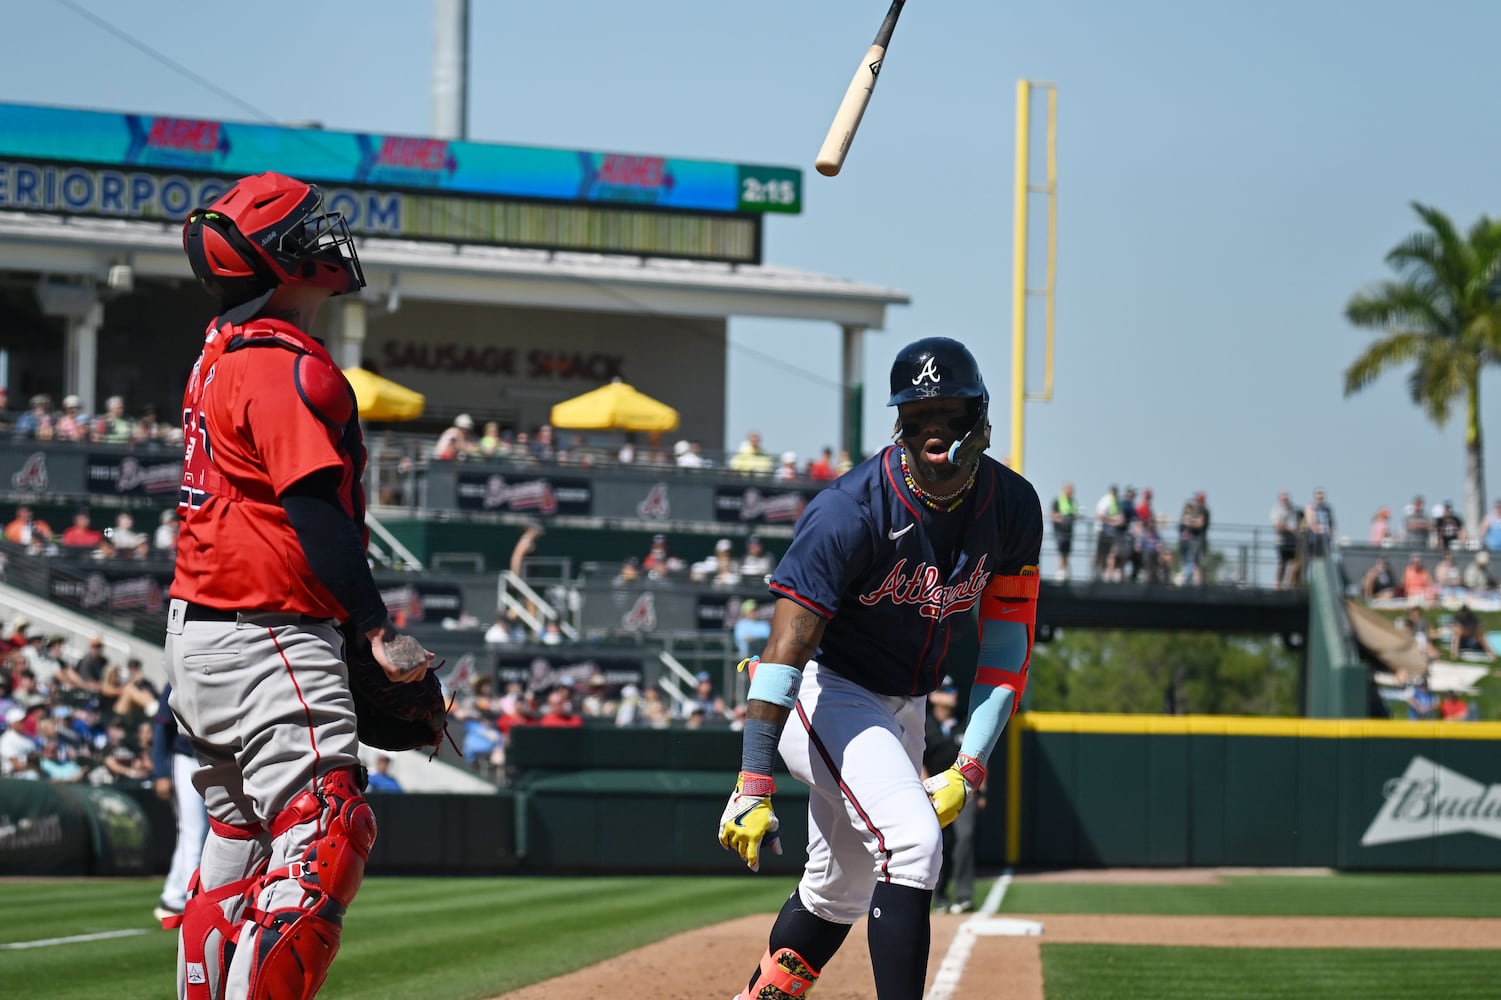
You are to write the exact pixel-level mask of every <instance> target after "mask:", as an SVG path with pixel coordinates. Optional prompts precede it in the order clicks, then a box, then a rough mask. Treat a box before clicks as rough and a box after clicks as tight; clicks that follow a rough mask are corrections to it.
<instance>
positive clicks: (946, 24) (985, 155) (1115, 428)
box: [0, 0, 1501, 535]
mask: <svg viewBox="0 0 1501 1000" xmlns="http://www.w3.org/2000/svg"><path fill="white" fill-rule="evenodd" d="M75 2H77V3H78V4H81V5H82V6H85V7H87V8H88V9H90V10H93V11H96V12H98V13H99V14H101V15H103V16H106V17H108V18H110V19H111V20H113V21H114V22H115V23H116V24H118V25H119V26H120V27H121V28H124V29H125V30H127V31H129V32H131V33H132V34H134V35H136V36H137V37H139V38H141V39H143V40H144V41H146V42H148V43H149V44H150V45H151V46H152V47H154V48H156V49H158V50H160V51H161V52H164V53H166V54H168V55H169V56H170V57H171V58H172V59H174V60H176V61H178V62H179V63H181V64H183V65H184V66H186V67H188V68H189V69H191V70H193V71H194V72H196V73H199V74H202V75H203V76H206V77H209V78H212V79H213V80H214V81H215V82H216V83H217V84H218V85H219V86H221V87H223V88H224V89H225V90H228V91H229V92H231V93H233V94H235V95H237V96H238V97H239V98H240V99H241V100H243V101H245V102H248V103H249V104H251V105H253V106H254V107H256V108H258V109H261V110H262V111H264V112H265V113H266V114H267V115H268V116H270V117H271V118H272V119H275V120H279V121H297V120H309V119H311V120H317V121H320V122H322V123H324V124H325V125H326V126H328V127H330V128H339V129H351V130H370V131H382V132H398V133H399V132H406V133H413V134H422V133H424V132H426V131H427V130H428V129H429V127H430V125H431V116H430V104H431V102H430V73H431V54H432V53H431V50H432V28H431V17H432V4H431V3H429V2H426V0H402V2H398V0H366V2H363V3H358V4H356V3H352V2H349V3H335V2H308V0H302V2H295V3H294V2H288V0H259V2H257V3H254V4H244V3H232V4H231V3H225V2H220V0H199V2H193V3H189V2H187V0H178V2H170V0H135V2H132V3H131V4H129V5H118V4H106V3H104V2H103V0H75ZM473 8H474V10H473V27H472V32H471V56H470V81H471V82H470V115H469V137H470V138H471V139H474V140H476V141H493V142H510V143H520V144H534V145H546V146H562V147H568V148H584V149H599V150H611V151H622V152H639V153H646V154H658V155H669V156H683V157H689V158H701V159H722V160H730V161H738V162H752V163H770V164H783V165H787V166H796V167H801V168H802V169H803V170H804V172H805V174H804V183H805V195H804V206H805V207H804V213H803V214H802V215H801V216H797V217H790V218H773V219H771V220H770V221H769V223H768V231H767V239H766V249H767V259H768V260H769V261H770V262H773V263H776V264H782V265H788V266H793V267H799V268H806V269H808V270H813V271H820V272H824V273H829V274H836V275H842V276H845V277H850V278H856V279H859V280H862V281H868V282H873V283H878V284H884V285H890V286H894V287H897V288H900V289H903V290H904V291H906V292H908V293H909V294H910V295H911V296H912V299H913V304H912V305H911V306H909V307H897V308H894V309H892V310H891V311H890V313H889V324H888V329H887V330H886V331H885V332H882V333H878V334H875V335H873V336H872V337H871V338H870V341H869V345H868V355H869V366H868V372H867V383H868V389H867V401H866V417H865V423H864V429H865V440H866V445H867V447H873V446H874V445H876V444H877V443H879V442H880V441H881V440H882V439H883V438H884V435H885V434H886V433H887V432H888V431H889V428H890V425H891V419H890V413H889V411H887V410H885V409H884V408H883V407H882V406H881V405H880V404H881V403H883V402H884V395H885V392H884V386H885V382H886V372H887V368H888V365H889V362H890V359H891V357H892V356H893V355H894V354H895V353H896V351H897V350H898V349H899V348H900V347H901V346H902V345H903V344H905V343H906V342H908V341H910V340H913V339H916V338H917V337H921V336H927V335H930V334H943V335H947V336H953V337H957V338H959V339H961V340H963V341H965V342H966V343H968V344H969V345H970V346H971V348H972V349H973V350H974V352H975V354H976V355H977V356H978V358H979V359H980V362H981V366H982V369H983V370H984V372H985V374H986V378H987V382H988V383H989V384H990V386H991V389H992V394H993V396H994V397H995V401H994V403H993V406H992V415H993V419H994V422H995V435H994V439H995V442H996V444H995V445H994V446H993V448H992V454H993V455H995V456H996V457H998V458H999V457H1004V455H1005V452H1006V448H1007V442H1008V441H1009V437H1010V412H1011V407H1010V403H1009V387H1010V381H1011V380H1010V357H1011V334H1010V296H1011V292H1010V286H1011V220H1012V209H1011V189H1012V160H1013V130H1014V103H1015V99H1014V94H1015V86H1016V81H1017V80H1018V79H1020V78H1028V79H1034V80H1049V81H1053V82H1056V84H1057V85H1058V88H1059V125H1058V135H1059V138H1058V148H1059V238H1058V293H1057V357H1056V384H1055V392H1054V397H1053V400H1052V402H1051V403H1048V404H1040V403H1032V404H1028V406H1027V410H1026V420H1025V431H1026V451H1025V468H1024V472H1025V473H1026V475H1027V476H1028V478H1030V479H1032V480H1033V482H1034V483H1036V485H1037V487H1038V490H1039V492H1040V493H1041V494H1042V495H1043V497H1044V499H1045V500H1046V499H1047V498H1048V497H1050V496H1051V495H1052V494H1053V493H1054V492H1055V491H1056V489H1057V487H1058V485H1059V484H1060V483H1061V482H1062V481H1063V480H1064V479H1072V480H1073V481H1074V482H1075V483H1077V485H1078V488H1079V493H1080V495H1081V498H1082V499H1083V500H1085V501H1086V502H1088V503H1091V504H1092V503H1093V501H1094V500H1095V499H1096V498H1097V497H1098V496H1099V495H1100V494H1101V493H1102V492H1103V491H1104V489H1105V488H1106V487H1107V486H1108V485H1109V484H1110V483H1111V482H1118V483H1121V484H1125V483H1127V482H1132V483H1135V484H1136V485H1138V486H1141V485H1150V486H1152V487H1154V489H1155V491H1156V493H1157V497H1158V506H1159V509H1165V510H1175V509H1176V507H1177V506H1178V505H1179V504H1180V503H1181V502H1182V500H1183V499H1184V498H1185V497H1186V496H1187V495H1188V494H1190V493H1192V492H1193V491H1194V490H1197V489H1203V490H1205V491H1207V492H1208V494H1209V501H1210V507H1211V509H1212V510H1213V511H1214V514H1215V517H1216V519H1217V520H1219V521H1221V522H1224V523H1241V524H1249V523H1258V524H1259V523H1264V520H1265V517H1266V513H1267V510H1268V509H1269V508H1270V506H1271V503H1272V501H1273V499H1274V498H1275V495H1276V493H1277V491H1278V490H1279V489H1284V488H1285V489H1288V490H1291V491H1292V493H1293V496H1294V499H1295V500H1297V501H1299V502H1306V501H1307V500H1308V499H1309V497H1310V496H1311V494H1312V492H1313V490H1314V488H1315V487H1319V486H1322V487H1324V488H1326V489H1327V490H1328V492H1329V497H1330V500H1331V502H1332V503H1333V505H1334V507H1335V510H1336V513H1337V516H1338V518H1339V520H1340V529H1341V532H1342V533H1348V534H1353V535H1363V534H1364V533H1365V530H1366V525H1367V523H1368V521H1369V518H1370V516H1371V514H1372V512H1373V511H1374V510H1375V509H1376V508H1377V507H1379V506H1382V505H1389V506H1399V505H1400V504H1401V503H1403V502H1404V501H1406V500H1407V499H1409V498H1410V496H1411V495H1412V494H1413V493H1414V492H1421V493H1423V494H1424V495H1425V496H1427V497H1428V498H1429V499H1430V500H1436V499H1442V498H1445V497H1452V498H1453V499H1454V500H1455V501H1456V503H1462V501H1463V497H1462V492H1463V469H1464V466H1463V449H1462V436H1461V433H1462V428H1461V427H1460V426H1459V425H1458V424H1451V425H1450V426H1449V427H1448V428H1446V429H1445V430H1443V431H1439V430H1436V429H1434V428H1433V427H1432V426H1431V425H1430V424H1429V423H1428V422H1427V421H1426V419H1425V418H1424V417H1423V416H1422V414H1421V413H1420V412H1419V411H1418V410H1417V409H1416V408H1415V407H1413V406H1412V405H1411V404H1410V403H1409V402H1408V400H1407V398H1406V395H1405V391H1404V387H1403V381H1402V378H1401V376H1400V375H1396V374H1394V375H1391V376H1388V377H1386V378H1384V379H1383V380H1382V381H1381V382H1379V383H1378V384H1377V385H1376V386H1374V387H1372V388H1370V389H1368V390H1366V391H1365V392H1364V393H1362V394H1361V395H1360V396H1358V397H1355V398H1353V399H1349V400H1346V399H1345V398H1344V397H1343V393H1342V388H1341V386H1342V373H1343V370H1344V368H1345V366H1346V365H1347V364H1348V363H1349V362H1350V361H1351V360H1352V359H1353V358H1354V357H1355V356H1356V354H1357V353H1358V352H1359V351H1360V350H1361V349H1362V347H1363V346H1364V344H1365V343H1367V342H1368V339H1369V335H1368V334H1366V333H1364V332H1363V331H1358V330H1355V329H1354V328H1352V327H1351V326H1350V325H1349V324H1348V323H1347V322H1346V321H1345V320H1344V318H1343V308H1344V304H1345V302H1346V301H1347V300H1348V299H1349V297H1350V295H1351V294H1352V293H1353V292H1355V291H1357V290H1358V289H1360V288H1361V287H1363V286H1364V285H1366V284H1368V283H1370V282H1373V281H1375V280H1379V279H1381V278H1384V277H1386V276H1387V273H1388V272H1387V271H1386V268H1385V265H1384V263H1383V257H1384V255H1385V253H1386V252H1387V251H1388V250H1389V249H1390V248H1391V247H1392V246H1393V245H1395V244H1396V243H1397V242H1398V241H1399V240H1401V239H1402V238H1403V237H1404V236H1406V235H1407V234H1409V233H1410V232H1412V231H1413V230H1414V229H1415V228H1416V225H1417V224H1416V219H1415V216H1414V215H1413V213H1412V211H1411V209H1410V208H1409V202H1411V201H1414V200H1418V201H1423V202H1425V203H1429V204H1432V205H1434V206H1436V207H1438V208H1440V209H1441V210H1443V211H1445V212H1447V213H1448V214H1449V215H1450V216H1451V217H1453V218H1454V219H1455V220H1456V222H1457V223H1459V224H1460V225H1461V226H1463V227H1468V226H1469V224H1470V223H1472V222H1473V221H1475V220H1476V219H1477V218H1479V217H1480V216H1481V215H1482V214H1495V213H1496V212H1497V204H1496V203H1497V194H1498V188H1501V184H1498V180H1501V128H1498V124H1501V122H1498V119H1501V112H1498V110H1497V109H1498V103H1497V101H1496V99H1495V94H1496V74H1495V57H1494V43H1495V39H1496V38H1498V37H1501V4H1495V3H1490V2H1484V0H1435V2H1433V3H1429V4H1425V5H1422V6H1421V7H1418V6H1415V5H1412V4H1410V3H1396V2H1388V0H1362V2H1360V3H1356V2H1354V0H1343V2H1332V0H1331V2H1325V3H1317V4H1310V3H1306V2H1304V3H1294V2H1289V0H1269V2H1263V3H1260V4H1255V5H1251V4H1233V5H1232V4H1227V3H1202V2H1199V3H1193V2H1188V0H1177V2H1169V0H1138V2H1135V3H1131V4H1121V3H1118V2H1114V0H1075V2H1070V0H1054V2H1052V3H1046V4H1017V3H995V2H987V0H911V3H910V4H909V7H908V9H907V10H906V12H905V13H904V14H903V17H902V21H901V24H900V26H899V27H898V29H897V33H896V37H895V40H894V42H893V45H892V47H891V50H890V52H889V53H888V58H887V62H886V65H885V68H884V70H883V73H882V76H881V83H880V86H879V88H878V89H877V91H876V95H875V99H874V102H873V104H872V106H871V108H870V111H869V112H868V114H867V115H866V118H865V121H864V123H863V125H862V126H861V129H860V133H859V135H858V138H857V139H856V141H855V144H854V147H853V150H852V152H851V154H850V158H849V161H848V164H847V165H846V168H845V170H844V172H843V173H842V174H841V175H840V176H839V177H838V178H833V179H829V178H824V177H821V176H819V175H817V174H816V173H815V172H814V171H813V169H812V160H813V157H814V155H815V153H816V152H817V149H818V145H819V143H820V141H821V140H822V138H823V134H824V131H825V129H826V128H827V127H828V123H829V119H830V117H831V116H832V113H833V110H834V107H835V105H836V104H837V103H838V100H839V97H840V96H841V95H842V94H843V92H844V88H845V86H846V85H847V83H848V82H849V77H850V74H851V72H852V70H853V68H854V65H855V63H856V61H857V60H858V58H859V56H860V55H861V53H862V52H863V50H864V48H865V46H866V45H867V44H869V41H870V38H871V36H872V35H873V34H874V31H875V28H876V25H877V24H878V22H879V21H880V18H881V16H882V14H883V13H884V9H885V3H884V2H882V0H863V2H859V3H856V2H853V0H818V2H816V3H809V2H807V0H762V2H761V3H758V4H753V5H741V4H735V5H731V4H724V3H705V2H703V0H655V2H652V3H647V4H617V3H603V2H598V0H551V2H549V3H545V4H538V3H531V4H522V3H507V2H501V0H473ZM9 20H10V24H9V26H8V28H7V30H5V31H3V32H0V100H5V101H26V102H39V103H50V104H62V105H70V106H79V107H96V108H105V109H115V110H131V111H141V112H148V113H153V112H154V113H177V114H183V115H195V116H201V117H219V118H228V119H235V120H254V117H255V116H253V115H251V114H250V113H248V112H247V111H246V110H245V108H244V107H241V106H237V105H236V104H235V103H234V102H231V101H228V100H226V99H225V98H223V97H221V96H219V95H216V94H214V93H212V92H210V91H208V90H205V89H203V88H201V87H199V86H197V85H196V84H194V83H192V82H191V81H190V80H188V79H186V78H184V77H183V76H182V75H180V74H179V73H177V72H174V71H173V70H172V69H171V68H169V67H168V66H166V65H163V64H162V63H161V62H159V61H156V60H153V59H151V58H149V57H147V56H146V55H144V54H142V53H141V52H139V51H137V50H136V49H134V48H131V47H130V46H128V45H126V44H125V43H123V42H121V41H120V40H118V39H116V38H113V37H111V36H110V35H109V34H107V33H106V32H104V31H102V30H101V29H100V28H99V27H97V26H96V25H94V24H91V23H90V22H89V21H88V20H86V19H84V18H82V17H80V16H79V15H78V14H77V13H76V12H75V11H73V10H71V9H70V8H69V6H68V5H66V4H64V3H61V2H58V0H38V2H37V3H34V4H30V5H27V7H26V10H25V13H24V14H23V13H20V12H19V11H12V12H10V18H9ZM1034 205H1035V206H1036V207H1037V208H1040V207H1041V202H1035V203H1034ZM731 336H732V351H731V375H730V384H729V385H728V387H727V388H728V399H727V427H728V428H729V436H730V440H729V441H728V442H726V443H727V444H728V445H730V446H733V445H734V444H735V443H737V442H738V440H739V437H740V436H741V435H742V433H743V432H744V430H746V429H748V428H751V427H756V428H758V429H760V430H761V431H762V433H763V435H764V437H765V439H766V442H767V444H768V446H769V447H770V448H772V449H773V450H778V451H780V450H782V449H789V448H790V449H793V450H796V451H798V452H799V453H801V454H805V455H806V454H810V453H812V452H814V451H816V450H817V449H818V448H819V447H820V446H822V445H823V444H826V443H834V442H835V437H836V428H837V414H838V401H837V395H836V390H835V387H834V385H833V383H832V382H831V381H830V377H829V373H830V372H834V371H837V369H838V341H839V338H838V333H837V330H835V329H834V328H832V327H830V326H827V325H823V324H795V323H787V322H776V321H750V320H740V321H735V322H734V323H732V327H731ZM1040 347H1041V341H1040V326H1039V332H1037V333H1035V334H1034V339H1033V344H1032V347H1031V350H1030V353H1031V356H1032V358H1033V359H1035V360H1037V361H1038V362H1039V364H1038V365H1036V366H1035V370H1034V371H1032V372H1031V373H1030V374H1031V379H1030V381H1031V382H1032V383H1033V384H1034V386H1038V385H1040V376H1041V366H1040V359H1041V349H1040ZM763 356H769V357H770V358H772V359H774V360H773V361H772V362H767V361H764V360H762V357H763ZM1029 367H1032V366H1029ZM1482 392H1483V395H1484V399H1483V410H1484V416H1485V418H1486V428H1487V430H1490V431H1492V433H1493V439H1492V440H1491V441H1490V442H1489V443H1488V444H1487V448H1486V458H1487V463H1488V468H1489V471H1490V483H1491V492H1492V495H1493V496H1496V495H1501V441H1498V440H1495V437H1501V423H1498V420H1497V417H1498V416H1501V399H1498V397H1501V380H1498V378H1497V376H1496V374H1495V373H1490V374H1488V375H1487V376H1486V377H1485V379H1484V381H1483V384H1482ZM789 400H796V401H797V405H796V406H789V403H788V401H789Z"/></svg>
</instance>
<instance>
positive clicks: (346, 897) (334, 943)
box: [249, 768, 375, 1000]
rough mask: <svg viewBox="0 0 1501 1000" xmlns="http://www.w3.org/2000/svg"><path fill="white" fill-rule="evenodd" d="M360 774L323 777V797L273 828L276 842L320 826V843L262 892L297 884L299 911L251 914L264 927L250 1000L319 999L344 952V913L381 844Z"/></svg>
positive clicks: (254, 910)
mask: <svg viewBox="0 0 1501 1000" xmlns="http://www.w3.org/2000/svg"><path fill="white" fill-rule="evenodd" d="M358 780H359V779H358V775H357V773H356V771H355V769H354V768H342V769H340V770H338V771H331V772H329V773H328V774H325V775H323V777H322V778H320V779H319V782H318V791H317V794H314V793H313V792H310V791H303V792H301V793H299V794H298V795H297V797H296V798H294V799H293V800H292V804H291V805H289V806H288V807H287V808H286V810H284V811H283V812H282V813H281V815H279V816H277V817H276V821H275V822H274V823H273V824H272V825H271V829H272V832H273V833H274V834H275V835H276V836H277V837H282V836H289V835H294V834H292V833H291V831H293V830H295V828H296V827H299V826H301V825H303V824H304V823H309V822H313V821H316V822H317V824H318V830H317V835H316V836H315V837H314V838H312V841H311V843H309V844H308V846H307V849H306V850H305V851H304V853H303V856H302V860H301V861H298V862H296V863H294V864H292V865H289V866H287V867H285V868H279V869H276V870H275V871H271V872H267V873H266V874H265V875H264V876H262V878H261V879H260V881H259V886H260V887H261V889H262V891H264V890H265V889H266V888H267V887H269V886H271V885H272V883H275V882H277V881H281V880H287V879H292V880H295V881H296V882H297V885H298V887H299V889H300V890H301V897H300V904H299V905H297V906H284V907H278V908H276V909H273V910H263V909H260V908H259V907H254V906H252V907H251V908H250V910H249V918H250V919H251V920H253V921H254V922H255V923H256V924H257V925H259V926H258V927H257V928H256V934H255V944H254V947H255V958H254V961H253V965H252V968H251V972H250V991H249V995H250V997H251V1000H270V998H273V997H274V998H276V1000H286V998H302V1000H307V998H309V997H313V996H316V995H317V993H318V990H319V989H321V988H322V986H323V981H324V980H325V979H326V978H328V968H329V966H330V965H332V964H333V960H334V956H335V955H337V954H338V951H339V936H340V932H341V929H342V927H343V923H344V911H345V909H346V908H347V907H348V906H349V904H350V902H351V901H352V900H353V899H354V896H355V893H356V892H358V891H359V888H360V883H361V882H362V881H363V880H364V878H365V861H366V860H367V859H368V858H369V857H370V848H371V846H372V845H373V844H374V843H375V815H374V814H373V813H372V812H371V811H370V805H369V804H368V803H367V802H366V801H365V798H364V796H363V795H361V794H360V790H359V784H358Z"/></svg>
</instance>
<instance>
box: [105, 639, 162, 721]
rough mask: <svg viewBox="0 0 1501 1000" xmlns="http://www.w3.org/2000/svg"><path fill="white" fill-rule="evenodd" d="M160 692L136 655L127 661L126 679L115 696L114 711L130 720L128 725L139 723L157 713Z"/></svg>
mask: <svg viewBox="0 0 1501 1000" xmlns="http://www.w3.org/2000/svg"><path fill="white" fill-rule="evenodd" d="M159 698H160V692H158V691H157V689H156V685H155V684H153V683H151V681H150V679H149V678H147V676H146V673H145V668H144V667H143V666H142V665H141V661H140V660H138V659H136V658H135V657H134V656H132V657H130V658H129V659H128V660H126V661H125V679H124V681H123V682H122V683H121V684H120V689H119V693H118V694H117V695H116V696H115V704H114V713H115V715H116V716H117V717H119V718H122V719H126V720H128V722H127V724H128V725H138V724H139V723H140V722H142V721H146V720H148V719H149V718H150V716H152V715H154V714H155V713H156V707H157V701H158V700H159Z"/></svg>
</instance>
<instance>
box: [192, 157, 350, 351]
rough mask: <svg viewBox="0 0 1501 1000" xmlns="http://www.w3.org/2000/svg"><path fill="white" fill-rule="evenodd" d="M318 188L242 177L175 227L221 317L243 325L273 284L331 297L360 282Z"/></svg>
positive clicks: (278, 178)
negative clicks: (301, 287) (305, 288)
mask: <svg viewBox="0 0 1501 1000" xmlns="http://www.w3.org/2000/svg"><path fill="white" fill-rule="evenodd" d="M322 209H323V192H321V191H319V190H318V188H317V187H316V186H315V185H312V184H304V183H303V182H302V181H299V180H295V179H293V178H291V177H288V176H286V175H285V174H277V173H269V172H268V173H264V174H256V175H255V176H253V177H244V178H241V179H240V180H239V181H237V182H235V185H234V187H232V188H230V189H229V190H228V191H226V192H224V194H223V195H221V196H220V197H219V199H218V200H217V201H215V202H214V203H213V204H212V205H210V206H208V207H207V208H200V209H196V210H195V211H194V212H193V213H192V214H191V215H189V216H188V220H187V222H185V223H184V224H183V228H182V248H183V250H185V251H186V252H187V255H188V260H189V261H190V262H191V263H192V265H193V273H194V274H195V275H197V276H198V280H199V281H200V282H202V283H203V287H204V288H206V289H208V292H209V294H210V295H212V296H214V297H215V298H217V299H218V300H219V305H220V308H221V309H223V313H222V315H221V318H222V319H224V320H225V321H226V322H230V323H243V322H245V321H246V320H248V319H250V318H251V317H253V316H254V315H255V314H256V313H257V312H259V311H260V309H261V307H262V306H264V305H265V304H266V301H267V300H268V299H270V298H271V296H272V294H274V293H275V291H276V289H277V288H278V287H280V286H281V285H311V286H313V287H315V288H327V289H329V290H331V291H332V292H333V293H334V294H335V295H342V294H344V293H345V292H353V291H356V290H358V289H360V288H363V287H365V273H364V272H363V271H362V270H361V269H360V259H359V256H358V255H357V254H356V253H355V249H354V238H353V237H352V236H350V235H349V225H348V224H347V223H346V222H345V221H344V216H343V215H342V214H340V213H339V212H324V211H323V210H322Z"/></svg>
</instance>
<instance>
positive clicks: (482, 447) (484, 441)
mask: <svg viewBox="0 0 1501 1000" xmlns="http://www.w3.org/2000/svg"><path fill="white" fill-rule="evenodd" d="M510 451H511V445H510V442H509V441H507V440H506V439H505V438H503V437H502V436H501V433H500V424H499V423H497V422H496V421H494V420H487V421H485V432H484V433H483V434H481V435H480V436H479V453H480V455H481V456H483V457H484V458H505V457H506V456H507V455H508V454H510Z"/></svg>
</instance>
